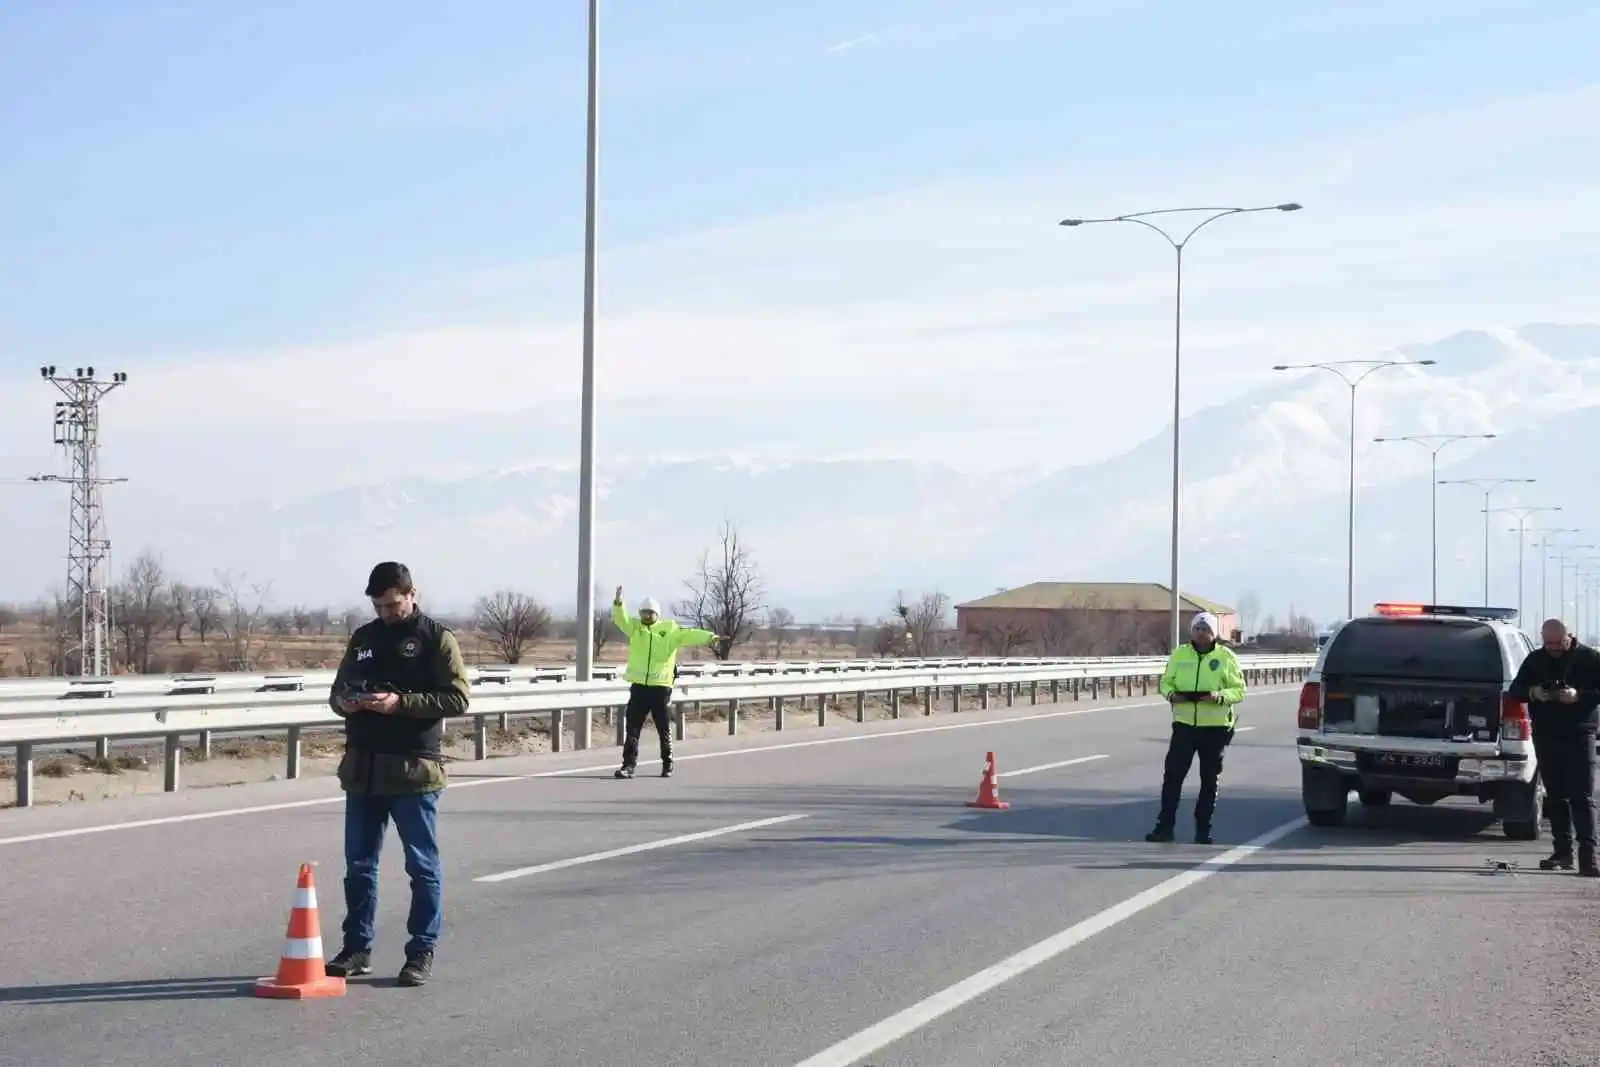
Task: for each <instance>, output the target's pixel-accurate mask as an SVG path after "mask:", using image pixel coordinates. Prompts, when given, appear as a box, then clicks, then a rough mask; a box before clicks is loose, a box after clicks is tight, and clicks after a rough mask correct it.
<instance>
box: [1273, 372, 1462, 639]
mask: <svg viewBox="0 0 1600 1067" xmlns="http://www.w3.org/2000/svg"><path fill="white" fill-rule="evenodd" d="M1433 364H1434V361H1433V360H1431V359H1342V360H1333V361H1331V362H1328V363H1279V364H1277V365H1276V366H1274V367H1273V368H1272V369H1273V370H1325V371H1327V372H1328V373H1329V374H1332V375H1335V376H1337V377H1338V379H1339V380H1340V381H1342V382H1344V384H1345V385H1347V386H1349V387H1350V500H1349V503H1348V504H1347V505H1346V523H1347V530H1346V543H1345V577H1344V599H1345V606H1344V617H1345V618H1346V619H1353V618H1355V617H1356V389H1357V388H1358V387H1359V386H1360V385H1361V383H1362V382H1364V381H1366V380H1367V378H1368V377H1369V376H1371V375H1373V374H1376V373H1377V372H1378V371H1381V370H1388V369H1389V368H1390V367H1431V366H1433ZM1347 369H1348V371H1347ZM1357 370H1359V371H1360V373H1359V374H1357V373H1356V371H1357ZM1352 375H1353V377H1352Z"/></svg>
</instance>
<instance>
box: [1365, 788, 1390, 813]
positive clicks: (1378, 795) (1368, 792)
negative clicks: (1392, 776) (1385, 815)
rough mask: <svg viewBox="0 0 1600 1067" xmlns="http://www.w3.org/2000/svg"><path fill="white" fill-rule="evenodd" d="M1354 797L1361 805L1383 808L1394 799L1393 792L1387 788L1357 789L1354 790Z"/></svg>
mask: <svg viewBox="0 0 1600 1067" xmlns="http://www.w3.org/2000/svg"><path fill="white" fill-rule="evenodd" d="M1356 797H1357V798H1358V799H1359V800H1360V801H1361V804H1362V806H1363V807H1368V808H1383V807H1387V806H1388V805H1389V802H1390V801H1391V800H1393V799H1394V794H1393V793H1391V792H1389V790H1387V789H1359V790H1357V791H1356Z"/></svg>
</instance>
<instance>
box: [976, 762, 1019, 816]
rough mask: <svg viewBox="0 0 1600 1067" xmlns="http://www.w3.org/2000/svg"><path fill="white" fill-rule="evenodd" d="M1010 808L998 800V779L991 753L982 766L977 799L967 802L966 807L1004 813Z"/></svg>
mask: <svg viewBox="0 0 1600 1067" xmlns="http://www.w3.org/2000/svg"><path fill="white" fill-rule="evenodd" d="M1010 806H1011V805H1010V804H1007V803H1006V802H1005V801H1003V800H1001V799H1000V779H999V778H998V777H996V775H995V771H994V753H993V752H991V753H989V758H988V759H987V760H985V761H984V764H983V780H982V781H980V782H979V783H978V799H977V800H969V801H967V807H969V808H987V809H988V810H990V811H1005V810H1006V809H1007V808H1009V807H1010Z"/></svg>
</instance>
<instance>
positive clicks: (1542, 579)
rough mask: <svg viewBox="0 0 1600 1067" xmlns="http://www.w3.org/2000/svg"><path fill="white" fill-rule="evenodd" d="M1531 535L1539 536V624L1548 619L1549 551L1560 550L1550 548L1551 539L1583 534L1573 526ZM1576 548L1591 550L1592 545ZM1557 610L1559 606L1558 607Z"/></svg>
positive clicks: (1540, 531) (1536, 532)
mask: <svg viewBox="0 0 1600 1067" xmlns="http://www.w3.org/2000/svg"><path fill="white" fill-rule="evenodd" d="M1528 532H1529V533H1531V534H1538V535H1539V612H1540V622H1543V621H1544V620H1545V619H1548V618H1549V617H1550V549H1551V548H1552V547H1555V548H1560V547H1561V546H1560V545H1554V546H1552V545H1551V543H1550V539H1551V538H1552V537H1564V536H1566V535H1567V534H1575V533H1583V531H1582V530H1580V529H1578V528H1577V527H1575V526H1562V527H1552V528H1550V529H1548V530H1529V531H1528ZM1574 547H1577V548H1593V547H1594V546H1593V545H1577V546H1574ZM1558 610H1559V606H1558Z"/></svg>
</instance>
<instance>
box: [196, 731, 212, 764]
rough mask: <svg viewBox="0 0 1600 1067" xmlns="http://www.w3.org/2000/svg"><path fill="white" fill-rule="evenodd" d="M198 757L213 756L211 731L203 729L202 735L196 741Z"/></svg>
mask: <svg viewBox="0 0 1600 1067" xmlns="http://www.w3.org/2000/svg"><path fill="white" fill-rule="evenodd" d="M194 747H195V758H196V759H210V758H211V731H210V730H201V731H200V736H199V738H198V739H196V741H195V743H194Z"/></svg>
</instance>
